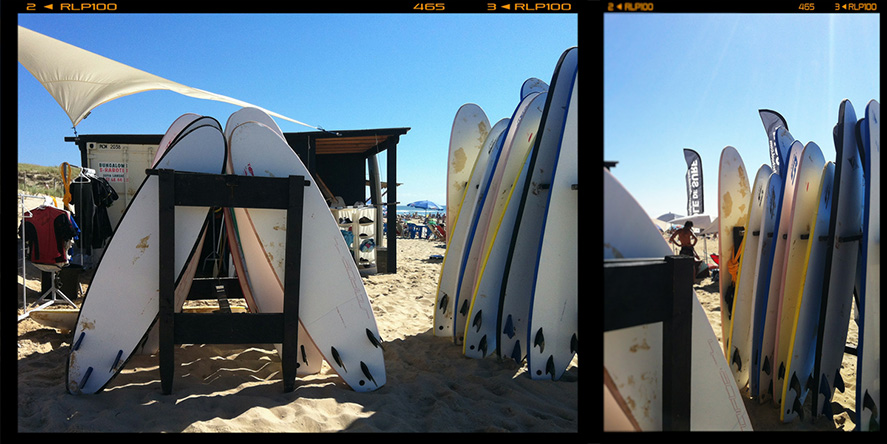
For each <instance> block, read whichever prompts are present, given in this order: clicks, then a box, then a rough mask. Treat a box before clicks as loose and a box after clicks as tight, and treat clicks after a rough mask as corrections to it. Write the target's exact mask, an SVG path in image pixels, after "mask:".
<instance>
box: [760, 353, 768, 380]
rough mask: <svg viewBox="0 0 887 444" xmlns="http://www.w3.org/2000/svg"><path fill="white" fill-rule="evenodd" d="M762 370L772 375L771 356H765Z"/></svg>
mask: <svg viewBox="0 0 887 444" xmlns="http://www.w3.org/2000/svg"><path fill="white" fill-rule="evenodd" d="M761 371H763V372H764V374H766V375H767V376H770V357H769V356H764V365H763V366H762V367H761Z"/></svg>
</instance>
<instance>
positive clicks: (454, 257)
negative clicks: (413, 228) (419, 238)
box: [433, 118, 511, 338]
mask: <svg viewBox="0 0 887 444" xmlns="http://www.w3.org/2000/svg"><path fill="white" fill-rule="evenodd" d="M510 121H511V119H508V118H506V119H501V120H499V121H498V122H496V124H495V125H493V129H492V130H490V133H489V135H487V140H486V141H485V142H484V147H483V149H481V151H480V153H479V154H478V157H477V160H476V161H475V163H474V167H473V168H472V171H471V181H470V182H469V183H468V188H466V190H465V195H464V196H463V197H462V204H461V205H460V210H459V212H460V214H462V217H463V221H462V223H461V224H460V223H458V222H457V223H456V224H455V226H451V228H450V232H449V234H448V236H447V237H448V238H449V239H450V241H449V243H448V244H447V250H446V252H445V253H444V260H443V264H442V265H441V271H440V277H439V279H438V283H437V296H436V297H435V302H434V324H433V325H434V336H439V337H448V338H453V336H454V335H453V332H454V330H453V329H454V327H455V325H456V324H455V318H456V317H455V313H456V310H455V304H456V291H457V288H458V283H459V274H460V272H461V270H462V253H463V252H464V251H465V245H466V239H467V238H468V233H469V227H470V226H471V223H470V219H471V217H472V216H473V215H474V211H475V207H476V206H477V193H478V190H479V189H480V184H481V181H482V180H483V177H484V173H485V172H486V171H487V165H488V164H489V161H490V158H491V157H493V154H494V153H496V152H498V150H499V148H500V147H501V146H502V143H501V142H502V140H501V139H502V138H503V137H504V132H505V129H506V128H508V123H509V122H510Z"/></svg>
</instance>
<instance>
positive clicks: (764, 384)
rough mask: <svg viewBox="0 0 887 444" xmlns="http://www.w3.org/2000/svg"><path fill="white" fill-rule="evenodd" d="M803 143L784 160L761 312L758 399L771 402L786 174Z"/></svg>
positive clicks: (787, 206)
mask: <svg viewBox="0 0 887 444" xmlns="http://www.w3.org/2000/svg"><path fill="white" fill-rule="evenodd" d="M803 150H804V145H803V144H802V143H801V142H798V141H794V142H793V143H792V144H791V148H790V149H789V150H788V152H789V155H788V157H787V158H786V159H785V160H786V177H785V178H784V182H783V188H782V203H781V206H780V208H779V216H778V219H777V222H776V227H777V229H776V232H775V234H774V242H773V253H772V256H773V259H772V266H771V267H770V273H769V274H770V278H769V281H768V282H767V309H766V313H765V314H764V329H763V334H762V337H761V357H760V362H761V367H760V379H759V383H760V387H759V390H760V391H759V398H758V400H759V401H760V402H764V401H765V400H767V399H772V400H773V403H774V405H775V404H776V399H777V398H778V397H779V396H780V395H781V393H776V391H774V389H775V385H774V383H773V381H774V380H775V379H776V372H777V370H778V368H777V367H776V364H775V361H776V341H777V339H778V337H779V331H778V330H777V326H778V319H779V303H780V301H779V290H780V288H781V287H782V281H783V276H784V275H783V273H784V272H785V258H786V250H787V249H788V231H789V227H790V226H791V222H792V221H791V209H792V200H793V199H794V197H795V190H794V184H795V183H796V181H794V182H793V181H792V180H790V179H789V177H788V169H789V168H790V166H789V165H791V162H792V160H791V159H793V158H795V159H800V156H801V152H802V151H803Z"/></svg>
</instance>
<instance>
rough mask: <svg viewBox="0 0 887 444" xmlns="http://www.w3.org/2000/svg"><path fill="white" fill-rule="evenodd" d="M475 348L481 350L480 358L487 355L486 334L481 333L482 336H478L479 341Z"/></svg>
mask: <svg viewBox="0 0 887 444" xmlns="http://www.w3.org/2000/svg"><path fill="white" fill-rule="evenodd" d="M477 349H478V350H480V351H481V352H482V353H481V355H480V356H481V357H482V358H486V357H487V335H483V337H482V338H480V343H478V344H477Z"/></svg>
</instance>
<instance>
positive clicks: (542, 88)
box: [520, 77, 548, 100]
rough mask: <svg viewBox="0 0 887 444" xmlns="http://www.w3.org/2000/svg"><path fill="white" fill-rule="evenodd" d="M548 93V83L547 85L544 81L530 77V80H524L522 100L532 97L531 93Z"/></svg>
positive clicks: (521, 91)
mask: <svg viewBox="0 0 887 444" xmlns="http://www.w3.org/2000/svg"><path fill="white" fill-rule="evenodd" d="M546 91H548V83H545V81H544V80H541V79H537V78H535V77H530V78H529V79H527V80H524V83H523V85H521V88H520V98H521V100H523V99H525V98H526V97H527V96H528V95H530V93H534V92H538V93H543V92H546Z"/></svg>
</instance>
